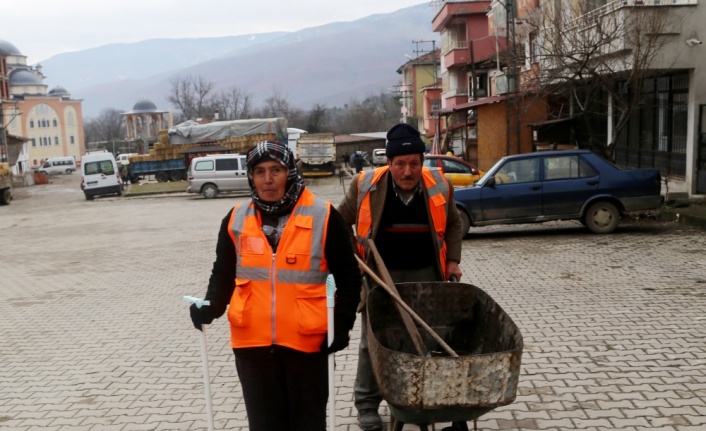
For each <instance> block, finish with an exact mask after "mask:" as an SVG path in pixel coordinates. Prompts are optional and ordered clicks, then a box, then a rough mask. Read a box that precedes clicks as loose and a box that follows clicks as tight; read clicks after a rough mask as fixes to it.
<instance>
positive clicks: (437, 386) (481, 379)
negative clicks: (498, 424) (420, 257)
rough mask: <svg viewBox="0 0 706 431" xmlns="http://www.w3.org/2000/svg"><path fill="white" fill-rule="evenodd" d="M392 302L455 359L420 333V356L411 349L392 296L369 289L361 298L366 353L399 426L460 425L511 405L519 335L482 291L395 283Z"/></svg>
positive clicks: (465, 286) (518, 360)
mask: <svg viewBox="0 0 706 431" xmlns="http://www.w3.org/2000/svg"><path fill="white" fill-rule="evenodd" d="M395 286H396V287H397V289H398V291H399V293H400V297H401V298H402V299H403V300H404V301H405V302H406V303H407V305H409V306H410V307H411V308H412V310H414V311H415V312H416V313H417V314H418V315H419V317H421V318H422V320H424V321H425V322H426V323H427V324H428V325H429V326H430V327H431V328H432V329H433V330H434V331H435V332H436V333H437V334H438V335H439V336H440V337H441V338H442V339H443V340H444V342H446V343H447V344H448V345H449V346H450V347H451V348H452V349H453V350H454V351H455V352H456V353H457V354H458V355H459V357H451V356H448V355H447V354H445V353H442V352H443V350H442V349H441V348H440V346H438V343H437V342H436V341H434V339H433V338H432V337H431V336H430V335H429V334H427V333H426V332H425V331H420V333H421V335H422V338H423V340H424V344H425V347H426V348H427V349H428V353H427V354H426V355H425V356H424V357H422V356H419V355H418V354H417V353H416V351H415V350H414V345H413V344H412V340H411V338H410V336H409V334H408V332H407V331H406V329H405V327H404V325H403V323H402V319H401V318H400V316H399V313H397V311H395V308H394V304H393V299H392V298H391V297H390V296H389V295H388V293H387V292H385V291H384V290H383V289H382V288H380V287H376V288H374V289H372V290H371V291H370V293H369V296H368V300H367V319H368V329H367V330H368V333H367V335H368V348H369V353H370V359H371V363H372V368H373V372H374V374H375V378H376V379H377V382H378V386H379V387H380V392H381V394H382V396H383V398H384V399H385V400H386V401H387V403H388V406H389V407H390V410H391V412H392V414H393V415H394V416H395V418H397V419H399V420H401V421H403V422H405V423H416V424H422V423H426V424H429V423H435V422H451V421H468V420H473V419H476V418H478V417H479V416H481V415H483V414H485V413H487V412H489V411H490V410H492V409H494V408H496V407H498V406H503V405H507V404H510V403H512V402H513V401H514V400H515V397H516V393H517V385H518V382H519V376H520V363H521V358H522V348H523V341H522V334H521V333H520V330H519V329H518V328H517V326H516V325H515V323H514V322H513V321H512V319H511V318H510V316H508V315H507V313H505V311H504V310H503V309H502V308H501V307H500V306H499V305H498V304H497V303H496V302H495V301H494V300H493V299H492V298H491V297H490V295H488V294H487V293H486V292H484V291H483V290H482V289H480V288H478V287H476V286H473V285H470V284H464V283H447V282H424V283H399V284H396V285H395Z"/></svg>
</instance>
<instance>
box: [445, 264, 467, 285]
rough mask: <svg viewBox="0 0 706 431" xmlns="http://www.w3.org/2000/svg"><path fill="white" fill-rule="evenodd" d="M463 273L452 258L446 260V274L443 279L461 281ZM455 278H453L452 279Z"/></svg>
mask: <svg viewBox="0 0 706 431" xmlns="http://www.w3.org/2000/svg"><path fill="white" fill-rule="evenodd" d="M462 275H463V272H462V271H461V268H460V267H459V266H458V262H455V261H453V260H449V261H448V262H446V276H445V277H444V280H447V281H461V276H462ZM454 278H455V280H454Z"/></svg>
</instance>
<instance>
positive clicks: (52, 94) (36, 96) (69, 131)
mask: <svg viewBox="0 0 706 431" xmlns="http://www.w3.org/2000/svg"><path fill="white" fill-rule="evenodd" d="M0 50H2V51H5V52H6V53H7V57H6V68H7V76H8V79H7V84H8V87H9V100H8V101H7V102H5V103H3V106H6V108H4V116H5V124H6V132H7V133H8V134H11V135H14V136H18V137H21V138H23V139H26V142H25V143H24V145H23V148H22V150H21V151H20V154H19V157H18V160H17V163H16V164H15V165H14V166H13V172H14V173H15V174H16V175H18V174H21V173H23V172H27V171H28V170H30V169H32V168H34V167H38V166H40V165H41V164H42V162H43V161H44V160H46V159H47V158H49V157H65V156H72V157H74V158H75V159H76V160H77V161H78V160H80V159H81V155H82V154H83V153H84V148H85V147H84V135H83V112H82V108H81V101H80V100H75V99H72V98H71V95H70V94H69V93H68V91H66V89H64V88H62V87H59V86H57V87H56V88H53V89H51V90H48V88H47V85H45V84H44V79H45V76H44V74H43V73H42V67H41V65H37V66H30V65H27V57H26V56H25V55H23V54H22V53H21V52H20V51H19V50H18V49H17V48H16V47H15V46H14V45H12V44H11V43H10V42H7V41H3V40H0Z"/></svg>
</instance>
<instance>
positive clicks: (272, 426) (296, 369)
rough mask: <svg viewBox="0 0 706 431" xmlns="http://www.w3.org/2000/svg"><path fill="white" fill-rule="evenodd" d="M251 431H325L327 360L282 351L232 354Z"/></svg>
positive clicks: (257, 349)
mask: <svg viewBox="0 0 706 431" xmlns="http://www.w3.org/2000/svg"><path fill="white" fill-rule="evenodd" d="M233 353H235V367H236V369H237V371H238V377H239V379H240V384H241V386H242V388H243V398H244V399H245V409H246V411H247V413H248V424H249V426H250V431H274V430H277V431H305V430H306V431H325V430H326V402H327V401H328V359H327V357H326V355H325V354H323V353H304V352H300V351H297V350H293V349H290V348H287V347H282V346H276V345H275V346H269V347H254V348H248V349H233Z"/></svg>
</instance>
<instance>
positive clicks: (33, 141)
mask: <svg viewBox="0 0 706 431" xmlns="http://www.w3.org/2000/svg"><path fill="white" fill-rule="evenodd" d="M32 146H33V147H36V146H37V141H36V140H35V139H34V138H32ZM34 164H35V165H36V164H37V161H36V160H35V161H34Z"/></svg>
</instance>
